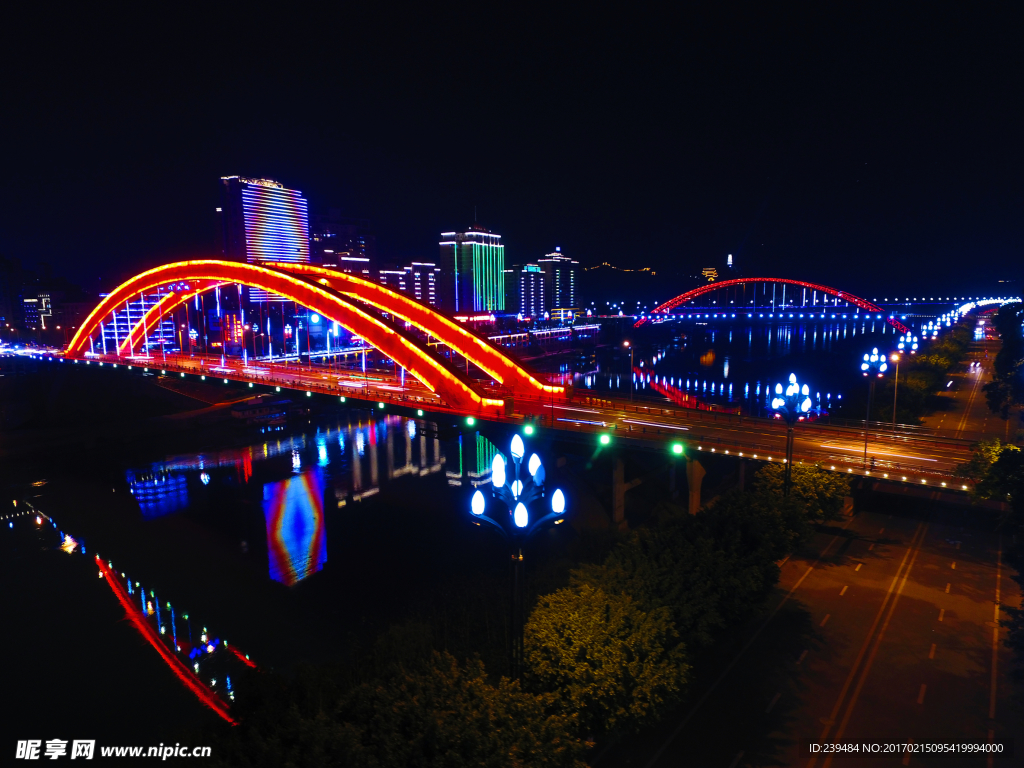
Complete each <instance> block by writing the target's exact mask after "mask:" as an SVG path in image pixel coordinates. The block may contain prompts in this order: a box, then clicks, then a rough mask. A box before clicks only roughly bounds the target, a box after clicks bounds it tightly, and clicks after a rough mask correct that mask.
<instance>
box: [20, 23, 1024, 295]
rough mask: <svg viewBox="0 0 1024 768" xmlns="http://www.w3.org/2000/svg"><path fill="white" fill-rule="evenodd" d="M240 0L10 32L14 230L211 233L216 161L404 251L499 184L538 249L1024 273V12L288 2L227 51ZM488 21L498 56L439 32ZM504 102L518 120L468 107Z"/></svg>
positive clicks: (182, 246)
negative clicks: (168, 14)
mask: <svg viewBox="0 0 1024 768" xmlns="http://www.w3.org/2000/svg"><path fill="white" fill-rule="evenodd" d="M20 13H21V14H24V15H25V19H24V21H25V23H26V24H33V25H34V24H36V23H41V22H39V20H37V19H35V18H34V14H35V12H33V11H30V10H28V9H22V10H21V11H20ZM232 19H233V17H231V16H230V14H218V13H215V14H211V17H210V18H209V20H208V22H207V24H206V25H205V26H204V28H203V29H201V30H200V29H195V28H191V27H188V26H179V23H178V22H172V23H170V24H169V25H165V24H161V25H158V26H157V27H154V26H153V25H147V24H144V23H143V22H142V19H137V20H134V21H132V20H125V19H123V18H117V19H114V18H112V17H107V16H105V15H104V14H102V13H101V14H97V15H96V16H94V17H88V18H83V19H82V20H81V24H74V25H72V24H69V23H68V21H70V19H68V20H62V21H57V22H51V21H47V22H46V23H45V26H46V27H47V29H48V34H47V36H46V38H45V40H42V41H34V42H33V44H32V46H33V47H30V48H26V45H27V40H28V39H29V36H24V37H22V38H15V39H11V40H9V41H8V43H7V44H6V45H5V46H4V48H3V50H4V54H3V55H4V57H5V64H6V66H5V68H4V69H5V72H7V73H9V74H8V75H5V77H9V78H12V79H11V81H10V82H9V83H7V86H6V87H5V92H6V93H7V94H8V109H9V112H10V113H11V114H17V115H18V120H17V121H13V120H12V121H8V122H7V123H5V125H4V126H3V128H2V129H0V130H2V131H3V133H4V136H5V139H6V144H7V145H8V146H10V147H16V148H17V151H14V152H12V153H11V155H10V157H9V159H8V166H7V169H6V170H7V173H6V176H5V178H6V181H7V183H6V184H5V185H4V191H3V193H2V194H3V199H2V201H0V254H2V255H4V256H6V257H11V258H18V259H21V260H22V261H23V262H25V263H26V265H33V264H38V263H41V262H44V261H47V262H50V263H52V264H53V266H54V268H55V270H56V271H57V272H60V273H64V274H67V275H68V276H69V277H71V278H72V279H74V280H76V281H78V282H81V283H83V284H85V285H87V286H90V287H92V286H96V285H98V284H99V283H101V282H103V283H105V284H107V285H109V284H110V283H115V284H116V282H117V281H118V279H119V278H121V277H124V276H127V275H129V274H132V273H134V272H135V271H136V269H137V268H139V267H146V266H152V265H156V264H159V263H164V262H167V261H170V260H172V259H175V258H182V257H186V256H188V257H193V256H196V255H204V254H208V253H210V251H211V249H212V247H213V246H214V238H213V236H212V229H213V225H212V224H211V222H210V219H209V212H210V211H212V209H213V208H214V207H215V206H216V205H217V199H218V190H217V188H216V185H215V184H214V182H213V180H215V179H217V178H219V177H220V176H223V175H225V174H228V173H245V174H250V175H252V176H254V177H269V178H276V179H280V180H281V181H282V183H284V184H286V185H287V186H290V187H294V188H298V189H302V190H303V193H304V194H305V195H306V197H307V199H309V200H315V201H318V202H317V209H318V210H321V211H323V210H327V209H330V208H336V209H339V210H342V211H344V212H345V215H346V216H352V217H358V218H361V219H369V220H370V221H372V222H373V223H374V226H375V227H376V229H377V232H378V238H379V239H378V246H379V249H380V252H381V253H383V254H387V255H389V256H390V257H393V258H396V259H399V260H403V261H411V260H413V259H423V258H424V257H427V258H428V260H429V257H430V255H431V254H432V244H433V240H434V237H435V236H436V233H438V232H441V231H445V230H446V229H449V228H451V227H458V226H463V224H462V223H460V222H469V221H472V220H473V219H472V218H471V217H472V215H473V211H474V209H476V211H477V218H478V220H479V221H481V222H486V224H487V226H488V227H490V228H492V229H493V230H494V231H497V232H502V233H503V234H504V236H505V243H506V247H507V248H508V252H509V254H510V255H511V254H515V258H517V259H523V260H526V259H531V260H532V259H534V258H538V257H539V256H541V255H543V254H544V253H547V252H548V251H549V250H550V249H551V248H552V247H553V246H554V245H560V246H562V247H563V248H564V249H565V250H566V252H568V253H572V254H573V255H574V257H575V258H578V259H580V261H581V264H582V265H584V266H592V265H596V264H600V263H602V262H605V261H607V262H610V263H612V264H616V265H619V266H622V267H627V266H631V267H636V266H646V267H650V268H652V269H656V270H659V271H661V272H662V273H665V274H668V273H671V272H675V271H677V270H680V271H681V272H682V273H683V274H690V272H691V271H693V270H698V271H699V269H700V268H702V267H703V266H706V265H707V264H710V263H716V261H717V263H722V262H723V261H724V259H725V257H726V255H727V254H730V253H731V254H733V256H734V259H735V261H736V263H737V265H739V266H740V267H741V268H743V269H744V270H745V271H746V273H747V274H751V273H753V272H758V273H761V274H768V273H773V274H777V275H780V276H793V275H796V274H797V273H801V272H803V273H804V274H805V275H807V273H809V272H810V273H814V275H813V276H814V277H815V278H816V279H819V280H823V281H828V282H832V283H835V284H837V285H843V286H845V287H848V288H849V289H850V290H856V291H860V292H861V293H862V294H863V293H870V292H871V291H872V290H874V289H875V288H876V287H877V290H879V291H885V290H889V291H890V292H892V291H893V290H894V289H895V288H896V287H898V286H900V285H903V284H907V283H910V282H913V283H914V284H916V285H921V286H922V288H921V290H926V289H929V288H932V287H934V288H935V289H938V288H939V287H940V286H942V285H943V281H942V275H943V274H949V273H950V271H952V270H955V269H957V267H958V265H960V264H962V263H964V262H972V263H976V262H977V261H978V260H984V261H985V263H986V264H987V265H988V266H990V267H991V269H989V270H986V272H990V273H992V275H993V276H998V277H999V278H1001V279H1017V280H1019V278H1020V273H1019V264H1020V263H1021V261H1022V259H1021V255H1022V252H1024V240H1022V234H1021V227H1020V213H1019V200H1020V194H1021V193H1020V179H1021V178H1024V162H1022V161H1024V158H1022V150H1021V148H1020V146H1019V142H1018V141H1017V140H1016V136H1019V135H1020V133H1021V128H1022V127H1024V126H1022V122H1021V116H1020V114H1019V110H1018V109H1017V108H1016V106H1015V103H1014V100H1013V99H1012V98H1007V94H1012V93H1016V92H1018V91H1019V87H1020V74H1019V73H1020V72H1022V71H1024V66H1022V65H1021V62H1020V56H1021V54H1020V52H1019V50H1018V46H1016V45H1015V43H1014V38H1013V30H1016V29H1020V28H1021V24H1020V22H1021V19H1020V9H1015V8H1010V7H1008V6H999V7H996V6H992V7H987V8H985V9H982V10H978V11H977V12H976V13H972V14H966V13H963V12H961V11H959V10H958V9H956V7H955V6H940V7H928V8H927V9H926V8H925V7H924V6H921V7H918V6H910V5H908V6H901V7H900V8H899V9H898V10H895V11H891V12H889V13H887V14H886V15H885V16H884V18H882V17H878V16H877V15H876V14H875V13H874V12H872V11H871V10H870V9H866V8H864V9H857V10H855V11H853V10H851V11H850V12H849V13H842V14H839V13H836V14H829V13H825V12H824V11H821V10H813V11H804V10H801V9H799V8H797V7H792V8H787V9H781V10H780V9H768V8H762V9H754V10H751V11H749V12H747V13H744V14H737V15H731V14H728V13H726V12H725V11H724V9H720V10H702V11H695V12H694V13H693V15H692V16H690V17H687V18H686V19H685V21H683V20H682V19H680V18H677V17H676V16H674V15H673V12H672V11H668V12H665V13H662V12H658V11H653V10H652V11H647V12H644V13H633V14H630V15H628V16H625V17H623V18H618V17H617V16H616V15H614V14H613V15H610V16H609V15H602V14H601V13H597V14H594V15H593V16H592V18H590V19H589V24H588V28H587V30H586V34H581V33H580V31H579V30H578V29H577V24H576V19H575V18H574V17H573V16H572V15H570V14H561V13H556V12H552V14H551V15H550V16H548V17H547V18H546V20H545V23H544V24H541V25H537V24H533V23H531V22H530V21H529V19H528V18H527V17H515V18H509V19H502V20H501V21H500V23H495V22H496V20H495V19H493V18H491V15H489V14H483V15H481V14H477V13H474V14H461V13H459V12H457V11H455V10H451V11H447V12H445V11H440V12H438V13H436V14H420V13H415V14H410V15H409V16H407V17H400V18H398V19H393V18H382V17H380V16H379V15H378V13H377V12H376V11H373V10H372V9H369V10H360V11H356V10H352V9H349V10H347V11H346V12H345V14H344V16H341V17H335V16H332V15H331V14H328V15H327V16H326V17H325V19H324V23H323V24H320V25H315V26H314V28H310V27H309V26H308V25H304V26H298V27H296V26H293V25H291V24H289V23H288V22H285V23H283V24H282V25H281V27H280V28H279V29H275V30H274V34H272V35H270V37H269V38H268V39H273V40H274V41H275V46H276V48H275V55H273V56H268V57H265V58H261V57H256V58H253V59H246V60H245V62H244V63H243V61H242V60H241V59H239V60H238V61H225V60H224V59H223V58H222V57H221V56H220V55H219V54H213V53H212V52H213V51H217V50H218V49H219V46H220V44H221V42H222V41H223V39H226V38H227V37H231V36H232V34H233V33H232V34H229V33H228V30H233V29H234V27H233V21H232ZM342 22H343V23H344V26H345V27H346V28H350V29H354V30H358V33H357V34H355V35H353V37H352V38H351V39H350V40H349V41H348V42H347V51H348V55H347V56H345V57H342V58H341V59H338V58H337V57H334V56H333V54H332V53H330V51H332V50H333V48H332V46H330V45H325V44H323V43H325V42H326V39H325V38H324V37H323V36H324V35H325V34H328V33H327V30H329V29H331V28H332V27H333V26H336V25H337V24H338V23H342ZM251 23H252V25H253V26H252V27H250V28H249V31H250V33H253V34H256V35H257V37H258V32H259V30H261V29H262V24H263V22H260V21H258V20H254V21H252V22H251ZM18 27H19V24H18V23H17V20H15V21H14V23H12V24H10V25H8V29H9V30H14V29H17V28H18ZM157 28H158V29H159V30H160V31H158V32H157V31H154V30H155V29H157ZM113 29H118V30H121V31H120V32H119V33H118V34H116V35H115V34H112V32H111V30H113ZM143 30H145V31H143ZM385 30H386V34H384V31H385ZM377 32H380V33H382V34H381V35H380V36H378V35H377ZM482 32H486V34H487V35H488V39H490V40H491V41H492V43H491V45H489V46H488V49H487V51H486V52H484V53H483V54H482V55H481V56H480V57H479V58H478V60H477V62H476V64H475V66H474V67H472V68H466V67H464V66H462V64H463V62H462V60H461V59H460V58H459V57H457V56H454V55H453V54H452V53H449V52H446V51H444V49H443V47H438V46H437V45H436V41H437V40H438V39H442V38H443V37H444V36H446V35H448V34H452V33H454V34H456V35H457V36H462V37H466V38H472V37H473V36H474V35H476V34H480V33H482ZM254 39H257V38H254ZM85 41H89V42H88V44H86V43H85ZM371 41H372V42H371ZM524 43H527V44H524ZM192 46H194V47H195V48H196V50H197V53H196V55H195V56H191V55H190V56H184V57H182V56H180V55H179V53H180V52H181V51H183V50H190V48H191V47H192ZM532 52H536V55H534V54H533V53H532ZM126 60H130V61H132V62H133V66H132V67H129V68H124V67H123V66H121V62H123V61H126ZM30 62H31V63H30ZM182 67H184V69H182ZM219 71H223V72H224V74H225V76H222V77H218V76H211V74H212V73H215V72H219ZM97 82H102V83H103V89H102V90H100V91H96V90H95V89H94V88H93V87H91V86H90V83H97ZM182 82H188V83H190V85H189V89H188V90H187V91H180V90H179V89H180V85H179V83H182ZM324 93H331V94H332V96H331V97H330V98H325V97H324V96H323V94H324ZM136 94H145V97H144V98H135V95H136ZM295 103H304V104H309V105H310V107H309V108H308V109H306V108H303V109H301V110H298V111H295V110H293V109H291V108H283V107H284V105H286V104H295ZM478 104H480V105H486V106H483V107H480V108H483V109H486V110H492V111H493V112H494V114H495V115H496V116H497V118H496V119H493V120H474V119H473V118H470V117H469V115H471V114H473V112H472V110H473V109H475V108H477V106H476V105H478ZM463 111H465V115H466V119H465V120H461V121H460V120H453V119H452V118H453V116H454V115H461V114H462V113H463ZM71 115H73V116H74V119H68V117H69V116H71ZM356 116H358V119H353V118H354V117H356ZM680 265H685V268H683V267H681V266H680ZM937 265H941V266H943V267H945V269H944V270H936V269H935V267H936V266H937ZM807 276H810V275H807ZM98 278H102V280H99V279H98ZM986 279H987V275H982V274H978V273H977V272H976V271H974V270H968V271H967V272H966V273H965V274H964V275H961V276H960V277H958V282H963V281H964V280H966V282H967V283H977V284H970V285H966V286H965V288H964V292H969V293H979V292H981V291H983V290H984V289H985V288H986V287H987V285H986V284H985V283H986Z"/></svg>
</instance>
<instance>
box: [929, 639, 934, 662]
mask: <svg viewBox="0 0 1024 768" xmlns="http://www.w3.org/2000/svg"><path fill="white" fill-rule="evenodd" d="M928 658H929V659H934V658H935V643H932V647H931V649H930V650H929V651H928Z"/></svg>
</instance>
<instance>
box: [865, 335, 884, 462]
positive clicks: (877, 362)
mask: <svg viewBox="0 0 1024 768" xmlns="http://www.w3.org/2000/svg"><path fill="white" fill-rule="evenodd" d="M888 369H889V364H888V363H887V362H886V361H885V355H880V354H878V347H875V348H874V349H872V350H871V354H870V355H869V354H868V353H867V352H865V353H864V360H863V362H862V363H861V364H860V370H861V373H863V374H864V375H865V376H866V377H867V380H868V408H867V411H866V413H865V414H864V466H865V467H867V465H868V429H869V425H870V422H871V401H872V400H873V399H874V397H875V379H876V378H878V379H880V378H882V374H883V373H885V372H886V371H887V370H888Z"/></svg>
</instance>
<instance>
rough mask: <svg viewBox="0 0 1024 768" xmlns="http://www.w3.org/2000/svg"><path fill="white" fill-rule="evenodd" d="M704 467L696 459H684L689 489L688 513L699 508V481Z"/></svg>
mask: <svg viewBox="0 0 1024 768" xmlns="http://www.w3.org/2000/svg"><path fill="white" fill-rule="evenodd" d="M705 474H706V473H705V472H704V467H702V466H701V465H700V462H699V461H697V460H696V459H690V458H688V459H687V460H686V484H687V486H688V487H689V489H690V514H691V515H696V514H697V512H698V511H699V510H700V481H701V480H703V479H704V475H705Z"/></svg>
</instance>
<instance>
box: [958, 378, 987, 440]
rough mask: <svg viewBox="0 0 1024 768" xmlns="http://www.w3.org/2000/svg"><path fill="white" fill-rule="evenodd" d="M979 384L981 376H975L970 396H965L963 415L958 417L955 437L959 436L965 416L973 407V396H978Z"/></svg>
mask: <svg viewBox="0 0 1024 768" xmlns="http://www.w3.org/2000/svg"><path fill="white" fill-rule="evenodd" d="M980 386H981V376H977V377H975V379H974V386H973V387H972V388H971V396H970V397H969V398H967V405H966V406H965V407H964V415H963V417H962V418H961V419H960V424H959V425H957V428H956V437H960V435H961V434H963V431H964V427H965V426H967V417H968V416H970V414H971V408H973V407H974V398H975V397H977V396H978V388H979V387H980Z"/></svg>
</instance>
